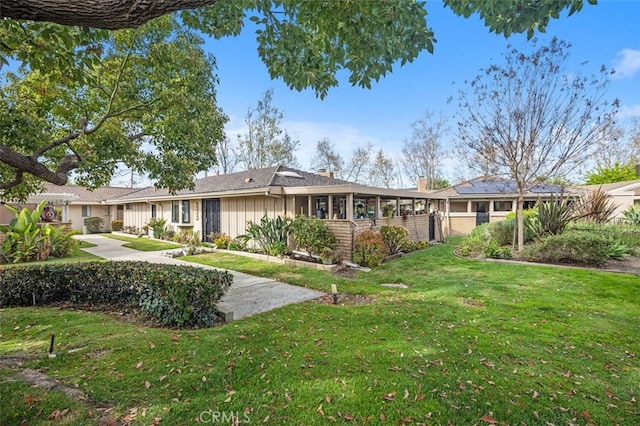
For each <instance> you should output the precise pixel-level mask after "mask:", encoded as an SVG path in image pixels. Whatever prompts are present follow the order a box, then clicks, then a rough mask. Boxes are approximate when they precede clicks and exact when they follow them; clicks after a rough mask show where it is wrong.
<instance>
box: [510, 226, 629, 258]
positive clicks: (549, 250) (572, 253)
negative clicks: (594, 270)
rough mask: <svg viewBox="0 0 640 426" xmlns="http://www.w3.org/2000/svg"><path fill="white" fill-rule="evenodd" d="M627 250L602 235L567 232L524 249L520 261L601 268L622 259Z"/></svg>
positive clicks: (549, 237)
mask: <svg viewBox="0 0 640 426" xmlns="http://www.w3.org/2000/svg"><path fill="white" fill-rule="evenodd" d="M628 251H629V249H628V248H627V247H625V246H624V245H621V244H619V243H617V242H615V241H614V240H611V239H610V238H607V237H605V236H602V235H598V234H594V233H591V232H582V231H567V232H565V233H563V234H560V235H551V236H548V237H545V238H544V239H542V240H541V241H539V242H537V243H534V244H532V245H530V246H528V247H525V249H524V251H523V253H522V255H521V258H522V259H523V260H528V261H532V262H551V263H577V264H584V265H598V266H602V265H604V264H606V263H607V261H608V260H610V259H620V258H622V257H623V256H624V255H625V254H627V253H628Z"/></svg>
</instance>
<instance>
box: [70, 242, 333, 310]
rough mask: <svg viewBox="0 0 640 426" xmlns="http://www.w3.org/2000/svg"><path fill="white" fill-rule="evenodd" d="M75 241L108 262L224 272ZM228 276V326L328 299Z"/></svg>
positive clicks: (222, 305) (224, 306) (161, 254)
mask: <svg viewBox="0 0 640 426" xmlns="http://www.w3.org/2000/svg"><path fill="white" fill-rule="evenodd" d="M75 238H77V239H79V240H85V241H87V242H90V243H92V244H95V245H96V246H95V247H89V248H83V249H82V250H84V251H86V252H87V253H91V254H93V255H96V256H99V257H102V258H104V259H109V260H122V261H124V260H140V261H146V262H150V263H163V264H168V265H186V266H193V267H197V268H206V269H220V268H212V267H210V266H206V265H200V264H197V263H191V262H185V261H184V260H180V259H179V258H174V257H169V256H167V255H166V253H167V251H137V250H133V249H130V248H126V247H122V245H123V244H125V242H124V241H120V240H114V239H113V238H107V237H103V236H101V235H100V234H88V235H78V236H76V237H75ZM228 272H229V273H231V274H232V275H233V283H232V284H231V287H229V289H228V290H227V293H226V294H225V295H224V297H223V298H222V300H221V301H220V302H219V303H218V309H219V310H220V311H221V312H222V313H223V314H224V315H225V318H226V320H227V322H229V321H231V320H234V319H235V320H237V319H240V318H245V317H248V316H251V315H255V314H258V313H260V312H266V311H270V310H272V309H276V308H279V307H282V306H286V305H290V304H292V303H299V302H304V301H307V300H311V299H315V298H318V297H320V296H323V295H324V293H322V292H320V291H316V290H311V289H308V288H303V287H298V286H295V285H290V284H285V283H281V282H279V281H275V280H271V279H268V278H262V277H256V276H253V275H248V274H243V273H242V272H236V271H228Z"/></svg>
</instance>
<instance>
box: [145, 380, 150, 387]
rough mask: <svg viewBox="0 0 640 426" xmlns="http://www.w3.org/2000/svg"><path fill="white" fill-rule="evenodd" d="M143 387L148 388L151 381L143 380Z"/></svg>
mask: <svg viewBox="0 0 640 426" xmlns="http://www.w3.org/2000/svg"><path fill="white" fill-rule="evenodd" d="M144 387H145V388H147V389H149V388H150V387H151V382H149V381H148V380H145V382H144Z"/></svg>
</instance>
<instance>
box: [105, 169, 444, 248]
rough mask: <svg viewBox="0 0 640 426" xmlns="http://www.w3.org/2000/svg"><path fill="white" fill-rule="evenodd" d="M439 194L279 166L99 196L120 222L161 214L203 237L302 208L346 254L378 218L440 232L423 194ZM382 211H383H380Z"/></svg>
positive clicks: (425, 233) (416, 235)
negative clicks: (176, 187)
mask: <svg viewBox="0 0 640 426" xmlns="http://www.w3.org/2000/svg"><path fill="white" fill-rule="evenodd" d="M439 197H441V195H438V194H435V195H434V194H426V193H423V192H419V191H416V190H399V189H387V188H376V187H370V186H365V185H361V184H356V183H352V182H347V181H344V180H340V179H335V178H334V177H333V175H332V173H327V172H324V173H319V174H317V173H309V172H305V171H301V170H296V169H293V168H289V167H284V166H274V167H268V168H264V169H258V170H247V171H242V172H237V173H229V174H223V175H215V176H209V177H205V178H203V179H198V180H197V181H196V182H195V187H194V188H193V190H183V191H178V192H177V193H176V194H174V195H172V194H170V193H169V192H168V191H167V190H164V189H156V188H153V187H150V188H146V189H142V190H139V191H136V192H131V193H128V194H124V195H122V196H120V197H116V198H112V199H110V200H108V201H107V204H111V205H124V214H123V217H124V225H125V226H126V227H136V228H138V229H143V227H144V226H145V225H146V224H148V222H149V220H150V219H151V218H164V219H166V221H167V225H168V226H169V227H170V228H171V229H173V230H174V231H176V232H179V231H180V230H192V231H194V232H196V231H197V232H199V233H200V235H201V238H202V239H203V240H204V241H209V240H210V239H209V235H211V234H215V233H222V234H226V235H228V236H230V237H231V238H234V237H236V236H238V235H242V234H244V233H245V232H246V229H247V224H248V223H249V222H250V221H251V222H257V223H259V222H260V219H261V218H262V217H263V216H264V215H265V214H267V215H268V216H269V217H277V216H288V217H292V218H293V217H295V216H296V215H310V216H316V217H319V218H323V219H326V221H327V222H326V223H327V226H328V227H329V229H330V230H331V232H332V233H333V235H335V236H336V238H337V239H338V240H339V246H338V251H339V253H340V255H341V257H342V258H343V259H345V260H348V259H351V253H352V251H353V244H354V238H355V236H356V235H357V234H358V233H359V232H362V231H364V230H367V229H373V230H379V228H380V227H381V226H382V225H385V224H392V225H401V226H403V227H405V228H406V229H407V230H408V231H409V238H410V239H412V240H416V241H419V240H422V241H427V240H432V239H441V238H442V235H441V234H439V235H436V234H437V232H438V227H437V226H436V225H435V222H436V221H435V218H434V217H433V216H432V217H431V223H430V221H429V218H430V216H429V215H428V214H427V213H428V206H429V203H430V200H432V199H433V198H436V199H438V198H439ZM387 216H389V217H387Z"/></svg>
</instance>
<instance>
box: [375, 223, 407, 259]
mask: <svg viewBox="0 0 640 426" xmlns="http://www.w3.org/2000/svg"><path fill="white" fill-rule="evenodd" d="M380 234H381V235H382V241H384V244H385V246H386V247H387V251H388V252H389V254H396V253H400V251H402V249H403V248H404V247H406V246H407V242H408V241H409V240H408V239H407V236H408V235H409V231H407V230H406V229H405V228H403V227H402V226H392V225H384V226H382V227H381V228H380Z"/></svg>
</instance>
